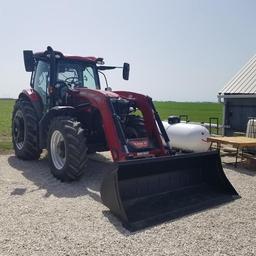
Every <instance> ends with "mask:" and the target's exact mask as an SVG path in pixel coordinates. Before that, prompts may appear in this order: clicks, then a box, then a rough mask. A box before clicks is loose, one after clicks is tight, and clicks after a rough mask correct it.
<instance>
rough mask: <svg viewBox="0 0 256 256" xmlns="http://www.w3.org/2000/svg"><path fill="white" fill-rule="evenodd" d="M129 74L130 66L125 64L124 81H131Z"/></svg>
mask: <svg viewBox="0 0 256 256" xmlns="http://www.w3.org/2000/svg"><path fill="white" fill-rule="evenodd" d="M129 73H130V64H129V63H124V66H123V79H124V80H129Z"/></svg>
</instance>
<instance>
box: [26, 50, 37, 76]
mask: <svg viewBox="0 0 256 256" xmlns="http://www.w3.org/2000/svg"><path fill="white" fill-rule="evenodd" d="M23 57H24V64H25V69H26V71H27V72H32V71H34V67H35V60H34V54H33V52H32V51H30V50H25V51H23Z"/></svg>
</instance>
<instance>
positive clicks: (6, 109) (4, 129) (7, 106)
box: [0, 99, 15, 152]
mask: <svg viewBox="0 0 256 256" xmlns="http://www.w3.org/2000/svg"><path fill="white" fill-rule="evenodd" d="M14 102H15V100H2V99H0V152H1V151H5V150H7V151H8V150H10V149H11V148H12V145H11V118H12V109H13V104H14Z"/></svg>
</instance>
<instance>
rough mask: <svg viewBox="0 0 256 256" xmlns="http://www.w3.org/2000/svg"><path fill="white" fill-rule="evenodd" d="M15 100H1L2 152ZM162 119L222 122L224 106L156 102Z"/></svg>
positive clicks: (7, 144)
mask: <svg viewBox="0 0 256 256" xmlns="http://www.w3.org/2000/svg"><path fill="white" fill-rule="evenodd" d="M14 102H15V100H3V99H0V152H3V151H8V150H10V149H11V148H12V144H11V116H12V109H13V104H14ZM155 106H156V109H157V111H158V112H159V114H160V116H161V119H162V120H164V119H167V117H168V116H170V115H177V116H179V115H188V118H189V120H190V121H195V122H209V117H218V118H219V121H220V123H221V122H222V105H221V104H218V103H204V102H202V103H201V102H198V103H197V102H196V103H190V102H160V101H157V102H155Z"/></svg>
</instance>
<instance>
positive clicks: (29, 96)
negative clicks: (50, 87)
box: [19, 88, 43, 120]
mask: <svg viewBox="0 0 256 256" xmlns="http://www.w3.org/2000/svg"><path fill="white" fill-rule="evenodd" d="M19 99H26V100H28V101H30V102H31V104H32V106H33V108H34V109H35V111H36V114H37V117H38V119H39V120H40V119H41V118H42V116H43V103H42V100H41V97H40V96H39V95H38V93H37V92H36V91H35V90H34V89H32V88H31V89H26V90H23V91H22V92H21V93H20V95H19Z"/></svg>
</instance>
